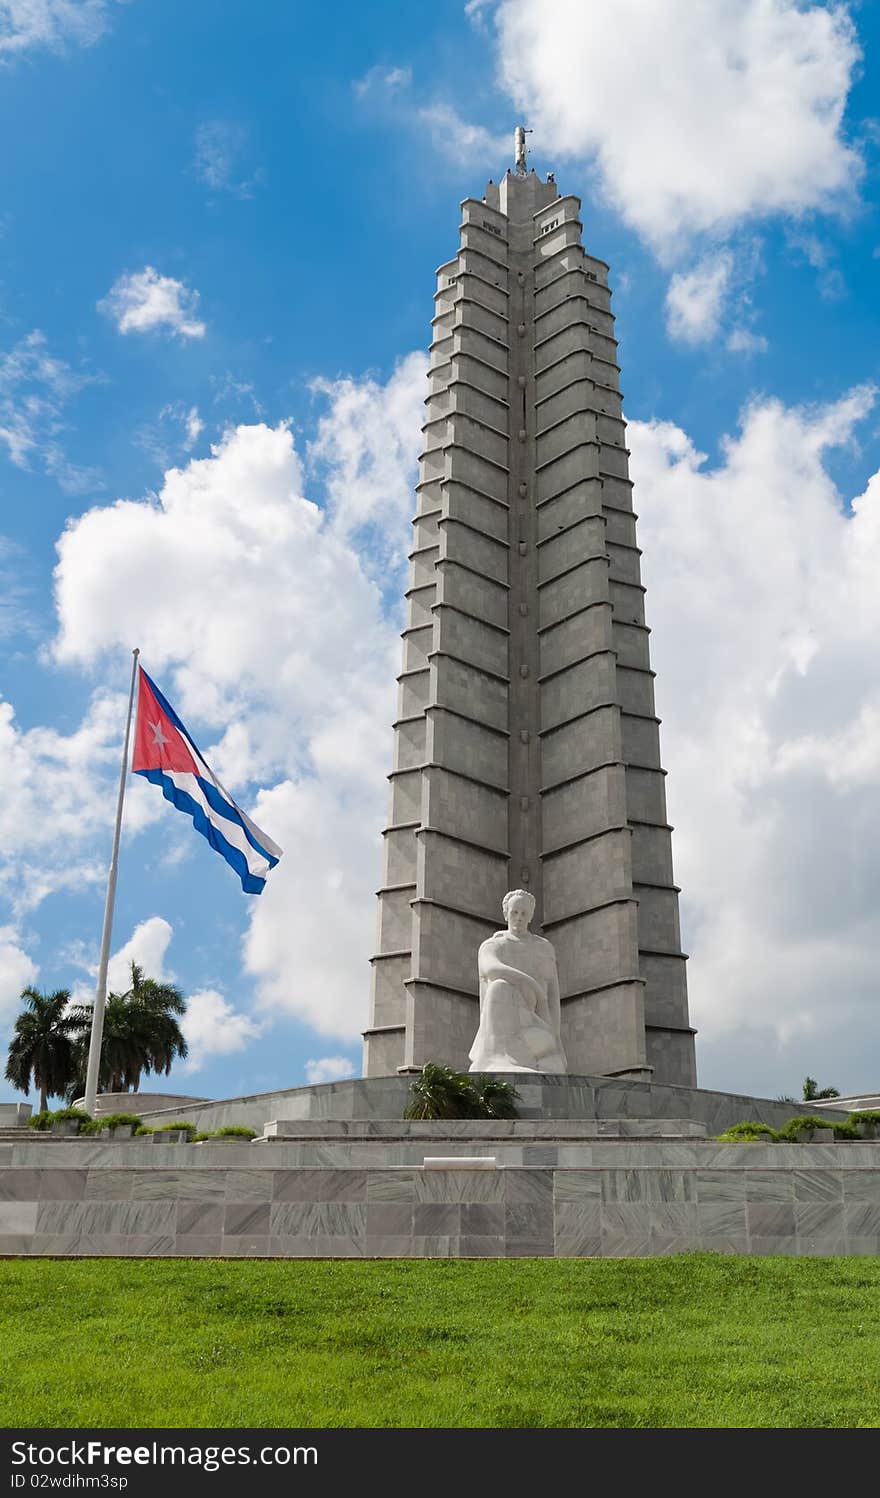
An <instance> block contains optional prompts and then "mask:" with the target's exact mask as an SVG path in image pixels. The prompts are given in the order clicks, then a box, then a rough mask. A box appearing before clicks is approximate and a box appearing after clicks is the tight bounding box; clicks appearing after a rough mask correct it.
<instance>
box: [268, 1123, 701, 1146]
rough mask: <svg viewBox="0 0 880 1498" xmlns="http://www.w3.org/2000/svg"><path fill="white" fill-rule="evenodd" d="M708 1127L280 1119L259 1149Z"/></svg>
mask: <svg viewBox="0 0 880 1498" xmlns="http://www.w3.org/2000/svg"><path fill="white" fill-rule="evenodd" d="M707 1133H708V1127H707V1125H706V1124H705V1123H703V1122H702V1121H700V1120H696V1119H691V1118H504V1119H492V1118H479V1119H474V1118H454V1119H433V1118H432V1119H424V1118H419V1119H400V1118H391V1119H384V1118H381V1119H380V1118H348V1119H275V1120H273V1121H272V1122H271V1123H267V1124H266V1126H265V1129H264V1132H263V1136H262V1139H260V1140H258V1141H257V1142H258V1143H260V1144H263V1143H270V1142H272V1141H273V1140H277V1141H281V1140H284V1141H285V1142H286V1143H290V1142H296V1141H302V1142H303V1143H312V1144H317V1143H319V1142H325V1143H327V1144H330V1143H334V1142H337V1141H341V1140H359V1141H363V1142H367V1141H374V1142H375V1143H377V1144H378V1143H382V1142H384V1143H392V1142H395V1143H399V1142H405V1143H410V1142H415V1141H417V1140H420V1141H425V1142H430V1143H431V1144H440V1143H442V1142H444V1141H452V1142H455V1141H459V1142H466V1141H480V1142H486V1143H489V1142H491V1141H494V1140H506V1141H513V1140H516V1141H517V1142H519V1143H525V1142H533V1143H543V1144H550V1143H553V1142H566V1143H568V1142H573V1141H576V1140H584V1141H589V1140H595V1139H629V1140H641V1139H665V1140H670V1141H671V1140H676V1139H679V1140H680V1139H705V1138H706V1136H707Z"/></svg>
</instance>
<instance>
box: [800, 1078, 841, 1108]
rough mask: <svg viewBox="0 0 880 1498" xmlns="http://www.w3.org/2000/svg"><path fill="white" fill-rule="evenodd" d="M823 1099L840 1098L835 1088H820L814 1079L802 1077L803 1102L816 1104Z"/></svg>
mask: <svg viewBox="0 0 880 1498" xmlns="http://www.w3.org/2000/svg"><path fill="white" fill-rule="evenodd" d="M823 1097H840V1093H839V1091H838V1089H837V1088H836V1087H820V1086H819V1083H818V1082H817V1081H816V1078H815V1077H804V1102H805V1103H812V1102H816V1101H818V1099H819V1098H823Z"/></svg>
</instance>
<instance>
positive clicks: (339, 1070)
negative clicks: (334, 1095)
mask: <svg viewBox="0 0 880 1498" xmlns="http://www.w3.org/2000/svg"><path fill="white" fill-rule="evenodd" d="M354 1075H355V1068H354V1064H353V1063H352V1062H351V1061H349V1059H348V1057H347V1056H321V1057H319V1059H318V1060H316V1061H315V1060H313V1061H307V1062H306V1081H307V1082H308V1083H309V1084H310V1086H314V1085H315V1084H316V1083H318V1082H341V1081H344V1080H345V1078H346V1077H353V1076H354Z"/></svg>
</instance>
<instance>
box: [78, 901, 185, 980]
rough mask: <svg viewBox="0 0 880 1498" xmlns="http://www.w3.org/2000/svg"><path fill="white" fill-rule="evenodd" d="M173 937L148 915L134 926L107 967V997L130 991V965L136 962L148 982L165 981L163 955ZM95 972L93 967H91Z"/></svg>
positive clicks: (169, 928) (157, 918) (170, 930)
mask: <svg viewBox="0 0 880 1498" xmlns="http://www.w3.org/2000/svg"><path fill="white" fill-rule="evenodd" d="M173 935H174V931H173V928H172V926H171V924H170V922H169V921H166V920H164V919H163V918H162V916H160V915H151V916H149V917H148V919H147V920H145V921H141V922H140V923H139V924H138V925H137V926H135V928H134V931H133V932H132V934H131V936H130V937H129V939H128V941H127V942H126V943H125V945H124V946H121V947H120V948H119V950H118V951H116V952H114V953H113V955H112V957H111V958H110V962H109V964H108V967H107V987H108V989H109V990H110V991H111V993H126V992H127V991H128V989H129V988H130V987H131V964H132V963H133V962H136V963H137V965H138V967H141V968H143V970H144V973H145V975H146V976H147V977H148V978H155V979H156V981H157V982H158V983H164V982H165V981H166V980H167V979H168V974H167V973H166V971H165V953H166V952H167V951H168V946H169V943H170V941H171V938H172V936H173ZM95 972H97V965H96V967H95Z"/></svg>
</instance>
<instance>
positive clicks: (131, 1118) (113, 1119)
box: [92, 1113, 141, 1130]
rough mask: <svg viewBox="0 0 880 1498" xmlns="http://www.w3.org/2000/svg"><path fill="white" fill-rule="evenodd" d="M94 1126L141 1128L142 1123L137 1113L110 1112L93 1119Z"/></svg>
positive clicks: (98, 1127)
mask: <svg viewBox="0 0 880 1498" xmlns="http://www.w3.org/2000/svg"><path fill="white" fill-rule="evenodd" d="M92 1125H93V1128H96V1129H111V1130H112V1129H121V1128H125V1127H126V1126H128V1127H129V1128H131V1129H139V1128H140V1125H141V1121H140V1118H139V1117H138V1115H137V1113H108V1114H106V1115H99V1116H98V1117H97V1118H95V1119H92Z"/></svg>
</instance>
